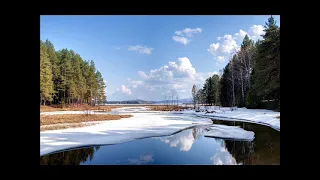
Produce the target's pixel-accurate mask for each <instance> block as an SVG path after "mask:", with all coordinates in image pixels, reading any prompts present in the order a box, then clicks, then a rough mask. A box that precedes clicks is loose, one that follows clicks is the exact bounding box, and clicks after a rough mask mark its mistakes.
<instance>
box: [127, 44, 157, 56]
mask: <svg viewBox="0 0 320 180" xmlns="http://www.w3.org/2000/svg"><path fill="white" fill-rule="evenodd" d="M128 51H136V52H138V53H140V54H152V51H153V48H149V47H147V46H141V45H136V46H129V47H128Z"/></svg>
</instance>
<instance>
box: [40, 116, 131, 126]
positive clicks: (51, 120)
mask: <svg viewBox="0 0 320 180" xmlns="http://www.w3.org/2000/svg"><path fill="white" fill-rule="evenodd" d="M129 117H131V115H115V114H89V115H87V114H62V115H40V126H43V125H50V124H62V123H80V122H90V121H105V120H119V119H121V118H129Z"/></svg>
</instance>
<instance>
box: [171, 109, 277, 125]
mask: <svg viewBox="0 0 320 180" xmlns="http://www.w3.org/2000/svg"><path fill="white" fill-rule="evenodd" d="M200 110H201V111H202V112H195V111H194V110H185V111H178V112H175V113H177V114H189V115H195V116H197V117H206V118H214V119H219V120H225V121H242V122H251V123H256V124H262V125H265V126H269V127H271V128H273V129H275V130H277V131H280V120H279V119H277V118H276V117H277V116H280V112H274V111H271V110H264V109H247V108H237V109H236V110H234V111H231V110H230V108H229V107H220V108H219V107H214V106H209V107H204V106H201V107H200ZM206 110H207V111H208V112H209V113H207V112H206Z"/></svg>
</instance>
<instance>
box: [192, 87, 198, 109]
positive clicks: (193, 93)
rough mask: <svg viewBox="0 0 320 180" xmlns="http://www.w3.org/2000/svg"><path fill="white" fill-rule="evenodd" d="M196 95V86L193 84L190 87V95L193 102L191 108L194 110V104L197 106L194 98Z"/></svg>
mask: <svg viewBox="0 0 320 180" xmlns="http://www.w3.org/2000/svg"><path fill="white" fill-rule="evenodd" d="M196 93H197V87H196V85H195V84H194V85H193V86H192V90H191V94H192V101H193V108H194V109H196V104H197V96H196Z"/></svg>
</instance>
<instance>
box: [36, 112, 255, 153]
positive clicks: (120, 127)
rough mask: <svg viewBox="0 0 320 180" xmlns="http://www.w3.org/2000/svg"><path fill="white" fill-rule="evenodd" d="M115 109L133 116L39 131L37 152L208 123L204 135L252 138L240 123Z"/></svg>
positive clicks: (123, 139) (112, 141)
mask: <svg viewBox="0 0 320 180" xmlns="http://www.w3.org/2000/svg"><path fill="white" fill-rule="evenodd" d="M140 111H141V112H140ZM81 112H82V113H86V112H83V111H73V112H70V111H61V112H50V113H49V114H51V115H53V114H64V113H68V114H72V113H81ZM117 112H121V113H122V112H126V114H131V115H133V117H131V118H125V119H121V120H114V121H99V122H98V124H95V125H93V126H88V127H81V128H70V129H62V130H52V131H44V132H40V156H41V155H45V154H48V153H52V152H54V151H59V150H63V149H66V148H76V147H79V146H89V145H103V144H116V143H123V142H128V141H131V140H134V139H139V138H145V137H155V136H164V135H171V134H173V133H176V132H179V131H181V130H183V129H186V128H191V127H194V126H199V125H208V129H209V130H208V131H207V132H206V135H207V136H213V137H220V138H228V139H229V138H230V139H239V140H253V139H254V132H251V131H246V130H244V129H242V128H240V127H234V126H225V125H213V124H212V121H211V120H210V119H208V118H202V117H195V116H193V115H188V114H174V113H162V112H157V113H150V112H148V111H146V109H145V108H143V107H140V108H138V107H133V108H130V107H128V108H122V109H120V110H117ZM135 112H140V113H135ZM46 114H47V115H49V114H48V113H46Z"/></svg>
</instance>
